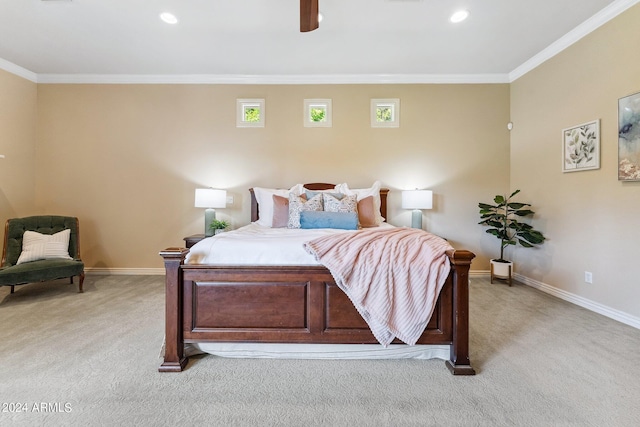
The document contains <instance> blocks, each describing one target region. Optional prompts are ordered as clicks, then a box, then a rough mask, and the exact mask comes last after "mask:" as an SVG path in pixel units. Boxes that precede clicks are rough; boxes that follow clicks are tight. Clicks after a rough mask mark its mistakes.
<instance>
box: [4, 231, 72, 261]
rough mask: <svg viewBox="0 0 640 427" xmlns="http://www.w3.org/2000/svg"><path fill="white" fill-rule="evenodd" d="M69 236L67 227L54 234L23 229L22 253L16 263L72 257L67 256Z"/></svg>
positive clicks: (69, 232)
mask: <svg viewBox="0 0 640 427" xmlns="http://www.w3.org/2000/svg"><path fill="white" fill-rule="evenodd" d="M69 237H71V230H69V229H66V230H62V231H60V232H58V233H56V234H40V233H36V232H35V231H29V230H27V231H25V232H24V234H23V235H22V253H20V256H19V257H18V261H17V262H16V265H18V264H22V263H24V262H29V261H37V260H39V259H52V258H59V259H73V258H71V257H70V256H69Z"/></svg>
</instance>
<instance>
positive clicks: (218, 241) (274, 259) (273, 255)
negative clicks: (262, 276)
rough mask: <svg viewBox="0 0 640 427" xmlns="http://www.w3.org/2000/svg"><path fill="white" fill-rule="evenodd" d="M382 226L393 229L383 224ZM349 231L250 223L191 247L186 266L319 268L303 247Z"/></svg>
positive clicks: (317, 263)
mask: <svg viewBox="0 0 640 427" xmlns="http://www.w3.org/2000/svg"><path fill="white" fill-rule="evenodd" d="M381 227H393V226H391V225H389V224H386V223H385V224H383V225H381ZM335 233H353V231H348V230H336V229H329V228H318V229H312V230H302V229H290V228H271V227H264V226H262V225H258V224H256V223H251V224H249V225H245V226H244V227H241V228H239V229H237V230H233V231H228V232H225V233H220V234H217V235H215V236H211V237H207V238H206V239H203V240H201V241H199V242H198V243H196V244H195V245H193V246H192V247H191V250H190V251H189V253H188V254H187V258H186V260H185V262H186V263H187V264H214V265H320V263H319V262H318V261H316V259H315V258H314V257H313V255H311V254H309V253H308V252H307V251H306V250H305V249H304V247H303V244H304V243H305V242H308V241H309V240H312V239H315V238H316V237H321V236H327V235H329V234H335Z"/></svg>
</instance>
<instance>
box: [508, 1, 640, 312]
mask: <svg viewBox="0 0 640 427" xmlns="http://www.w3.org/2000/svg"><path fill="white" fill-rule="evenodd" d="M638 22H640V5H637V6H634V7H632V8H631V9H629V10H628V11H627V12H625V13H624V14H622V15H620V16H618V17H617V18H615V19H614V20H612V21H610V22H609V23H607V24H606V25H604V26H603V27H601V28H600V29H598V30H596V31H595V32H593V33H592V34H590V35H589V36H587V37H585V38H584V39H582V40H581V41H579V42H578V43H576V44H575V45H573V46H571V47H570V48H568V49H567V50H565V51H564V52H562V53H561V54H560V55H557V56H556V57H554V58H552V59H551V60H549V61H547V62H546V63H545V64H543V65H541V66H539V67H538V68H537V69H535V70H533V71H531V72H529V73H528V74H526V75H525V76H523V77H522V78H520V79H518V80H517V81H515V82H514V83H513V84H512V86H511V118H512V120H513V122H514V129H513V131H512V133H511V188H512V189H516V188H520V189H521V190H522V200H523V201H530V202H532V203H533V204H534V210H535V211H536V212H537V214H538V215H537V219H536V221H535V222H536V224H537V225H538V226H539V227H540V228H541V229H543V230H544V231H545V232H546V235H547V237H548V238H549V241H548V242H546V243H545V244H544V245H543V246H542V247H541V249H540V250H522V249H519V250H518V251H517V252H516V254H515V255H516V256H515V260H516V262H517V263H518V264H517V267H516V269H517V270H518V272H519V273H521V274H523V275H525V276H527V277H530V278H532V279H535V280H537V281H540V282H542V283H546V284H549V285H551V286H554V287H557V288H559V289H561V290H564V291H568V292H570V293H572V294H575V295H578V296H580V297H583V298H586V299H588V300H591V301H594V302H596V303H599V304H602V305H605V306H607V307H610V308H613V309H615V310H620V311H623V312H626V313H628V314H631V315H633V316H636V317H637V316H640V304H639V303H638V301H640V286H639V285H640V278H639V276H638V274H637V272H636V270H635V267H634V265H635V263H636V262H638V253H637V248H636V244H637V243H638V241H640V223H639V221H638V218H639V216H638V213H639V212H640V182H635V183H634V182H619V181H618V180H617V141H618V139H617V131H618V130H617V129H618V126H617V106H618V98H620V97H624V96H626V95H629V94H631V93H633V92H637V91H639V90H640V56H639V55H637V54H636V50H637V46H639V45H640V31H638ZM595 119H600V121H601V122H600V124H601V168H600V169H599V170H591V171H581V172H573V173H565V174H563V173H562V172H561V131H562V129H563V128H567V127H571V126H573V125H577V124H580V123H584V122H588V121H591V120H595ZM585 271H591V272H592V273H593V284H586V283H585V282H584V272H585Z"/></svg>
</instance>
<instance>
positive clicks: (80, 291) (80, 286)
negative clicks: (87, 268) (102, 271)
mask: <svg viewBox="0 0 640 427" xmlns="http://www.w3.org/2000/svg"><path fill="white" fill-rule="evenodd" d="M79 277H80V280H79V283H78V293H83V292H84V290H82V284H83V283H84V271H83V272H82V273H80V276H79Z"/></svg>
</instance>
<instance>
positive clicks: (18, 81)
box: [0, 70, 37, 238]
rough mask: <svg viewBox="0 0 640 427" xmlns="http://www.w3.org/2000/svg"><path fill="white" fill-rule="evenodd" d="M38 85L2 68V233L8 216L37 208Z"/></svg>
mask: <svg viewBox="0 0 640 427" xmlns="http://www.w3.org/2000/svg"><path fill="white" fill-rule="evenodd" d="M36 106H37V85H36V84H35V83H32V82H30V81H28V80H25V79H23V78H21V77H18V76H16V75H13V74H10V73H8V72H6V71H3V70H0V154H3V155H4V156H5V158H4V159H0V227H1V229H0V236H2V238H4V224H5V222H6V220H7V219H8V218H14V217H19V216H25V215H31V214H33V213H34V212H35V193H34V191H35V174H34V161H35V157H34V156H35V142H36Z"/></svg>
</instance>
